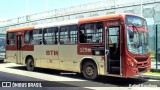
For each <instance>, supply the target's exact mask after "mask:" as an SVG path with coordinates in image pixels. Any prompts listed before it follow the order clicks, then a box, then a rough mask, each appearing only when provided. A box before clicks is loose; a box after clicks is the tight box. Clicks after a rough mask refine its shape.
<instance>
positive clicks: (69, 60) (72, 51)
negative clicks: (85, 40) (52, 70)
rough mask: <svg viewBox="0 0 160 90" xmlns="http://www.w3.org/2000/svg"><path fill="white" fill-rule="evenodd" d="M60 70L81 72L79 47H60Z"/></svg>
mask: <svg viewBox="0 0 160 90" xmlns="http://www.w3.org/2000/svg"><path fill="white" fill-rule="evenodd" d="M59 59H60V69H62V70H67V71H75V72H79V65H78V62H79V61H78V60H80V58H78V55H77V45H59Z"/></svg>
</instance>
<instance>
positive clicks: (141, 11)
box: [141, 0, 143, 17]
mask: <svg viewBox="0 0 160 90" xmlns="http://www.w3.org/2000/svg"><path fill="white" fill-rule="evenodd" d="M141 16H142V17H143V0H141Z"/></svg>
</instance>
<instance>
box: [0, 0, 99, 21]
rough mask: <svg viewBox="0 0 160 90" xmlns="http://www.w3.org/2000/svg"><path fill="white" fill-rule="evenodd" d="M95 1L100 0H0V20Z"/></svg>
mask: <svg viewBox="0 0 160 90" xmlns="http://www.w3.org/2000/svg"><path fill="white" fill-rule="evenodd" d="M96 1H100V0H0V12H1V13H0V20H6V19H10V18H16V17H21V16H25V15H26V14H27V13H28V14H34V13H39V12H44V11H47V10H53V9H58V8H65V7H70V6H75V5H80V4H86V3H90V2H96Z"/></svg>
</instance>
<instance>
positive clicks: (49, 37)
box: [43, 27, 58, 45]
mask: <svg viewBox="0 0 160 90" xmlns="http://www.w3.org/2000/svg"><path fill="white" fill-rule="evenodd" d="M57 34H58V27H51V28H45V29H44V30H43V43H44V44H45V45H52V44H57V43H58V41H57V39H58V35H57Z"/></svg>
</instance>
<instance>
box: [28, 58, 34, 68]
mask: <svg viewBox="0 0 160 90" xmlns="http://www.w3.org/2000/svg"><path fill="white" fill-rule="evenodd" d="M33 67H34V63H33V61H32V60H30V61H29V63H28V68H29V69H32V68H33Z"/></svg>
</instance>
